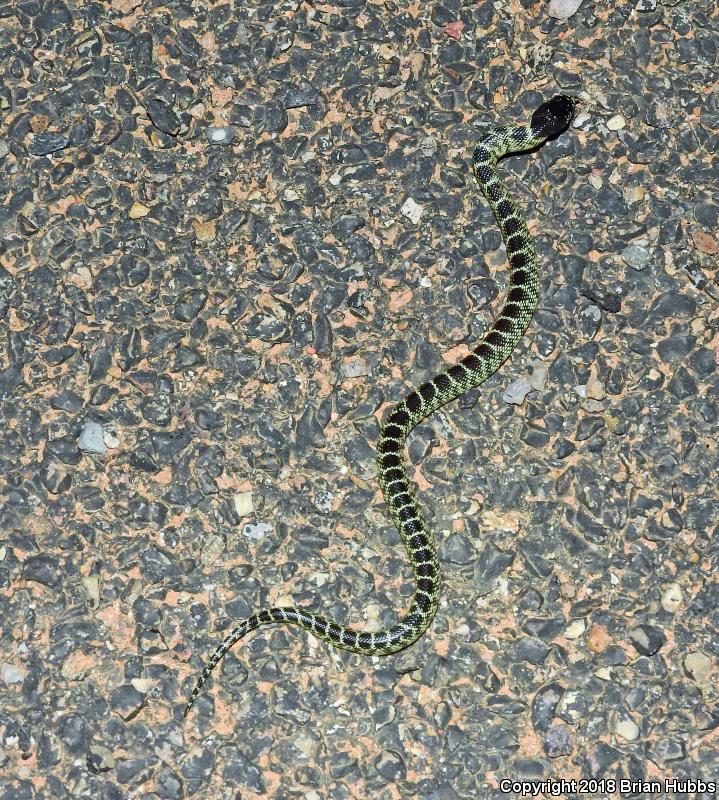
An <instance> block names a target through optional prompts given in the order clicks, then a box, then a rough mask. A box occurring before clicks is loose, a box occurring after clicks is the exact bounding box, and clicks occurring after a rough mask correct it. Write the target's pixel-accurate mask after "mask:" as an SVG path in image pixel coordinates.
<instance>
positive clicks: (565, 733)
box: [542, 724, 574, 758]
mask: <svg viewBox="0 0 719 800" xmlns="http://www.w3.org/2000/svg"><path fill="white" fill-rule="evenodd" d="M542 746H543V747H544V752H545V753H546V754H547V755H548V756H549V757H550V758H559V756H568V755H569V754H570V753H571V752H572V750H574V746H573V741H572V731H571V729H570V728H569V727H568V726H567V725H561V724H559V725H552V726H550V728H549V730H547V732H546V734H545V735H544V737H543V739H542Z"/></svg>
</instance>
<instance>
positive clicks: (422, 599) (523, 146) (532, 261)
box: [185, 95, 575, 716]
mask: <svg viewBox="0 0 719 800" xmlns="http://www.w3.org/2000/svg"><path fill="white" fill-rule="evenodd" d="M574 108H575V100H574V99H573V98H571V97H568V96H566V95H557V96H556V97H553V98H552V99H551V100H549V101H547V102H546V103H544V104H542V105H541V106H540V107H539V108H538V109H537V110H536V111H535V112H534V114H533V115H532V119H531V122H530V124H529V125H524V126H516V127H507V126H500V127H496V128H492V129H490V130H488V131H487V132H486V133H485V134H484V135H483V137H482V139H481V141H480V142H479V144H478V145H477V147H476V148H475V150H474V154H473V165H474V173H475V175H476V178H477V181H478V182H479V185H480V188H481V190H482V193H483V194H484V196H485V197H486V198H487V200H488V201H489V204H490V205H491V207H492V211H493V212H494V216H495V218H496V220H497V223H498V224H499V227H500V229H501V232H502V238H503V239H504V243H505V246H506V249H507V257H508V259H509V266H510V289H509V294H508V296H507V299H506V302H505V305H504V307H503V308H502V311H501V313H500V315H499V317H498V318H497V321H496V322H495V324H494V326H493V327H492V329H491V330H490V331H489V333H487V335H486V336H485V337H484V339H483V340H482V341H481V342H480V344H479V345H478V346H477V347H476V348H475V349H474V351H473V352H472V353H470V355H468V356H467V357H466V358H463V359H462V360H461V361H460V362H459V363H458V364H457V365H456V366H454V367H452V368H451V369H449V370H448V371H447V372H441V373H440V374H439V375H436V376H435V377H434V378H432V380H431V381H428V382H427V383H424V384H422V385H421V386H420V387H419V388H417V389H416V390H415V391H413V392H412V393H411V394H409V395H408V396H407V397H405V399H404V400H403V401H402V402H401V403H400V404H399V405H397V406H396V407H395V408H394V409H393V410H392V413H391V414H390V415H389V417H388V418H387V420H386V421H385V423H384V425H383V426H382V430H381V432H380V435H379V440H378V442H377V468H378V472H379V484H380V486H381V488H382V493H383V495H384V499H385V502H386V504H387V508H388V509H389V512H390V515H391V516H392V520H393V521H394V524H395V525H396V526H397V529H398V531H399V533H400V535H401V537H402V541H403V542H404V546H405V548H406V550H407V555H408V556H409V559H410V561H411V563H412V566H413V568H414V576H415V583H416V588H415V592H414V597H413V598H412V602H411V604H410V607H409V609H408V610H407V611H406V612H405V614H404V616H403V617H402V618H401V619H400V621H399V622H398V623H397V624H396V625H393V626H392V627H391V628H387V629H386V630H382V631H378V632H375V633H370V632H366V631H358V630H354V629H352V628H348V627H346V626H344V625H340V624H338V623H336V622H330V621H329V620H327V619H325V618H324V617H322V616H320V615H319V614H315V613H313V612H311V611H307V610H306V609H304V608H298V607H293V606H290V607H286V608H269V609H266V610H264V611H260V612H258V613H256V614H253V615H252V616H251V617H249V618H248V619H245V620H243V621H242V622H241V623H240V624H239V625H238V626H237V627H236V628H235V629H234V630H233V631H232V632H231V633H230V634H229V635H228V636H227V637H226V638H225V639H224V641H223V642H222V643H221V644H220V645H219V646H218V647H217V649H216V650H215V652H214V653H213V654H212V655H211V656H210V659H209V660H208V662H207V664H206V666H205V668H204V669H203V670H202V674H201V676H200V678H199V680H198V681H197V684H196V686H195V688H194V689H193V691H192V696H191V697H190V700H189V702H188V703H187V706H186V707H185V716H187V714H188V713H189V711H190V709H191V708H192V705H193V703H194V702H195V699H196V698H197V696H198V695H199V693H200V691H201V690H202V687H203V685H204V683H205V681H206V680H207V678H208V677H209V675H210V673H211V672H212V670H213V669H214V668H215V667H216V666H217V664H219V662H220V661H221V660H222V659H223V657H224V656H225V654H226V653H227V652H228V650H229V649H230V648H231V647H232V646H233V645H234V644H235V643H236V642H238V641H239V640H240V639H242V637H243V636H245V634H247V633H249V632H250V631H252V630H254V629H255V628H258V627H259V626H260V625H266V624H269V623H274V622H285V623H289V624H291V625H298V626H299V627H300V628H304V629H305V630H307V631H310V632H311V633H313V634H314V635H315V636H317V637H318V638H319V639H323V640H324V641H326V642H329V643H330V644H331V645H334V646H335V647H339V648H342V649H343V650H350V651H352V652H353V653H362V654H365V655H387V654H389V653H396V652H397V651H399V650H402V649H403V648H405V647H407V646H408V645H410V644H412V642H415V641H416V640H417V639H418V638H419V637H420V636H421V635H422V634H423V633H424V632H425V631H426V630H427V627H428V626H429V624H430V623H431V622H432V619H433V618H434V615H435V613H436V611H437V606H438V605H439V598H440V594H441V575H440V567H439V559H438V557H437V550H436V547H435V543H434V537H433V536H432V533H431V531H430V530H429V529H428V528H427V525H426V524H425V521H424V518H423V516H422V512H421V510H420V508H419V506H418V505H417V501H416V499H415V496H414V489H413V487H412V485H411V484H410V481H409V477H408V475H407V470H406V468H405V465H404V463H403V458H402V453H403V450H404V443H405V441H406V439H407V436H408V435H409V433H410V432H411V431H412V430H413V428H415V427H416V426H417V425H418V424H419V423H420V422H421V421H422V420H423V419H425V417H427V416H428V415H429V414H431V413H432V412H433V411H436V410H437V409H438V408H440V406H443V405H444V404H445V403H449V402H451V401H452V400H455V399H456V398H458V397H459V396H460V395H463V394H464V393H465V392H467V391H469V390H470V389H472V388H473V387H475V386H479V384H481V383H482V382H483V381H485V380H486V379H487V378H488V377H489V376H490V375H492V374H493V373H494V372H495V371H496V370H497V369H498V368H499V367H500V365H501V364H502V363H503V362H504V361H505V359H506V358H507V357H508V356H509V354H510V353H511V352H512V350H514V347H515V345H516V344H517V342H518V341H519V340H520V339H521V337H522V335H523V334H524V331H525V330H526V328H527V325H528V324H529V321H530V319H531V318H532V315H533V313H534V310H535V309H536V307H537V299H538V285H539V277H538V272H537V253H536V251H535V249H534V245H533V244H532V240H531V237H530V235H529V230H528V229H527V225H526V223H525V221H524V219H523V218H522V215H521V213H520V211H519V210H518V209H517V207H516V206H515V204H514V203H513V202H512V200H511V198H510V197H509V195H508V194H507V191H506V189H505V188H504V186H503V184H502V182H501V180H500V178H499V176H498V175H497V171H496V164H497V161H498V160H499V159H500V158H501V157H502V156H504V155H507V154H511V153H519V152H524V151H527V150H532V149H534V148H536V147H539V146H540V145H542V144H544V143H545V142H546V141H547V139H550V138H553V137H555V136H558V135H559V134H560V133H562V131H564V130H565V129H566V128H567V126H568V125H569V123H570V122H571V120H572V117H573V115H574Z"/></svg>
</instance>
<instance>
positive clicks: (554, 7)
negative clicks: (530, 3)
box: [547, 0, 582, 19]
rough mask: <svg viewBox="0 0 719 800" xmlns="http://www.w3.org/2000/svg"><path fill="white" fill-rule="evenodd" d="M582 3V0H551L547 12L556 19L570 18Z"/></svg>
mask: <svg viewBox="0 0 719 800" xmlns="http://www.w3.org/2000/svg"><path fill="white" fill-rule="evenodd" d="M581 5H582V0H551V2H550V3H549V7H548V8H547V13H548V14H549V16H550V17H554V18H555V19H569V18H570V17H572V16H574V14H576V13H577V11H578V10H579V6H581Z"/></svg>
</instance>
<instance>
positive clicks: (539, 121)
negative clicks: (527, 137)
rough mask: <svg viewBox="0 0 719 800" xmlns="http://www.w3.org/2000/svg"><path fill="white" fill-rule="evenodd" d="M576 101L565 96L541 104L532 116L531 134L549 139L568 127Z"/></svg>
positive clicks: (556, 96) (558, 96)
mask: <svg viewBox="0 0 719 800" xmlns="http://www.w3.org/2000/svg"><path fill="white" fill-rule="evenodd" d="M576 105H577V101H576V99H575V98H574V97H570V96H569V95H566V94H558V95H555V96H554V97H553V98H552V99H551V100H547V102H546V103H542V105H541V106H539V108H538V109H537V110H536V111H535V112H534V114H532V121H531V123H530V126H531V128H532V132H533V133H534V134H535V135H536V136H537V137H540V138H542V139H551V138H552V137H553V136H559V134H560V133H561V132H562V131H563V130H564V129H565V128H566V127H567V126H568V125H569V123H570V122H571V121H572V117H573V116H574V109H575V107H576Z"/></svg>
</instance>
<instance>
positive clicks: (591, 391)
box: [587, 378, 607, 400]
mask: <svg viewBox="0 0 719 800" xmlns="http://www.w3.org/2000/svg"><path fill="white" fill-rule="evenodd" d="M606 396H607V391H606V389H605V388H604V384H603V383H602V382H601V381H600V380H598V379H597V378H590V379H589V381H588V382H587V397H590V398H592V399H593V400H604V398H605V397H606Z"/></svg>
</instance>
